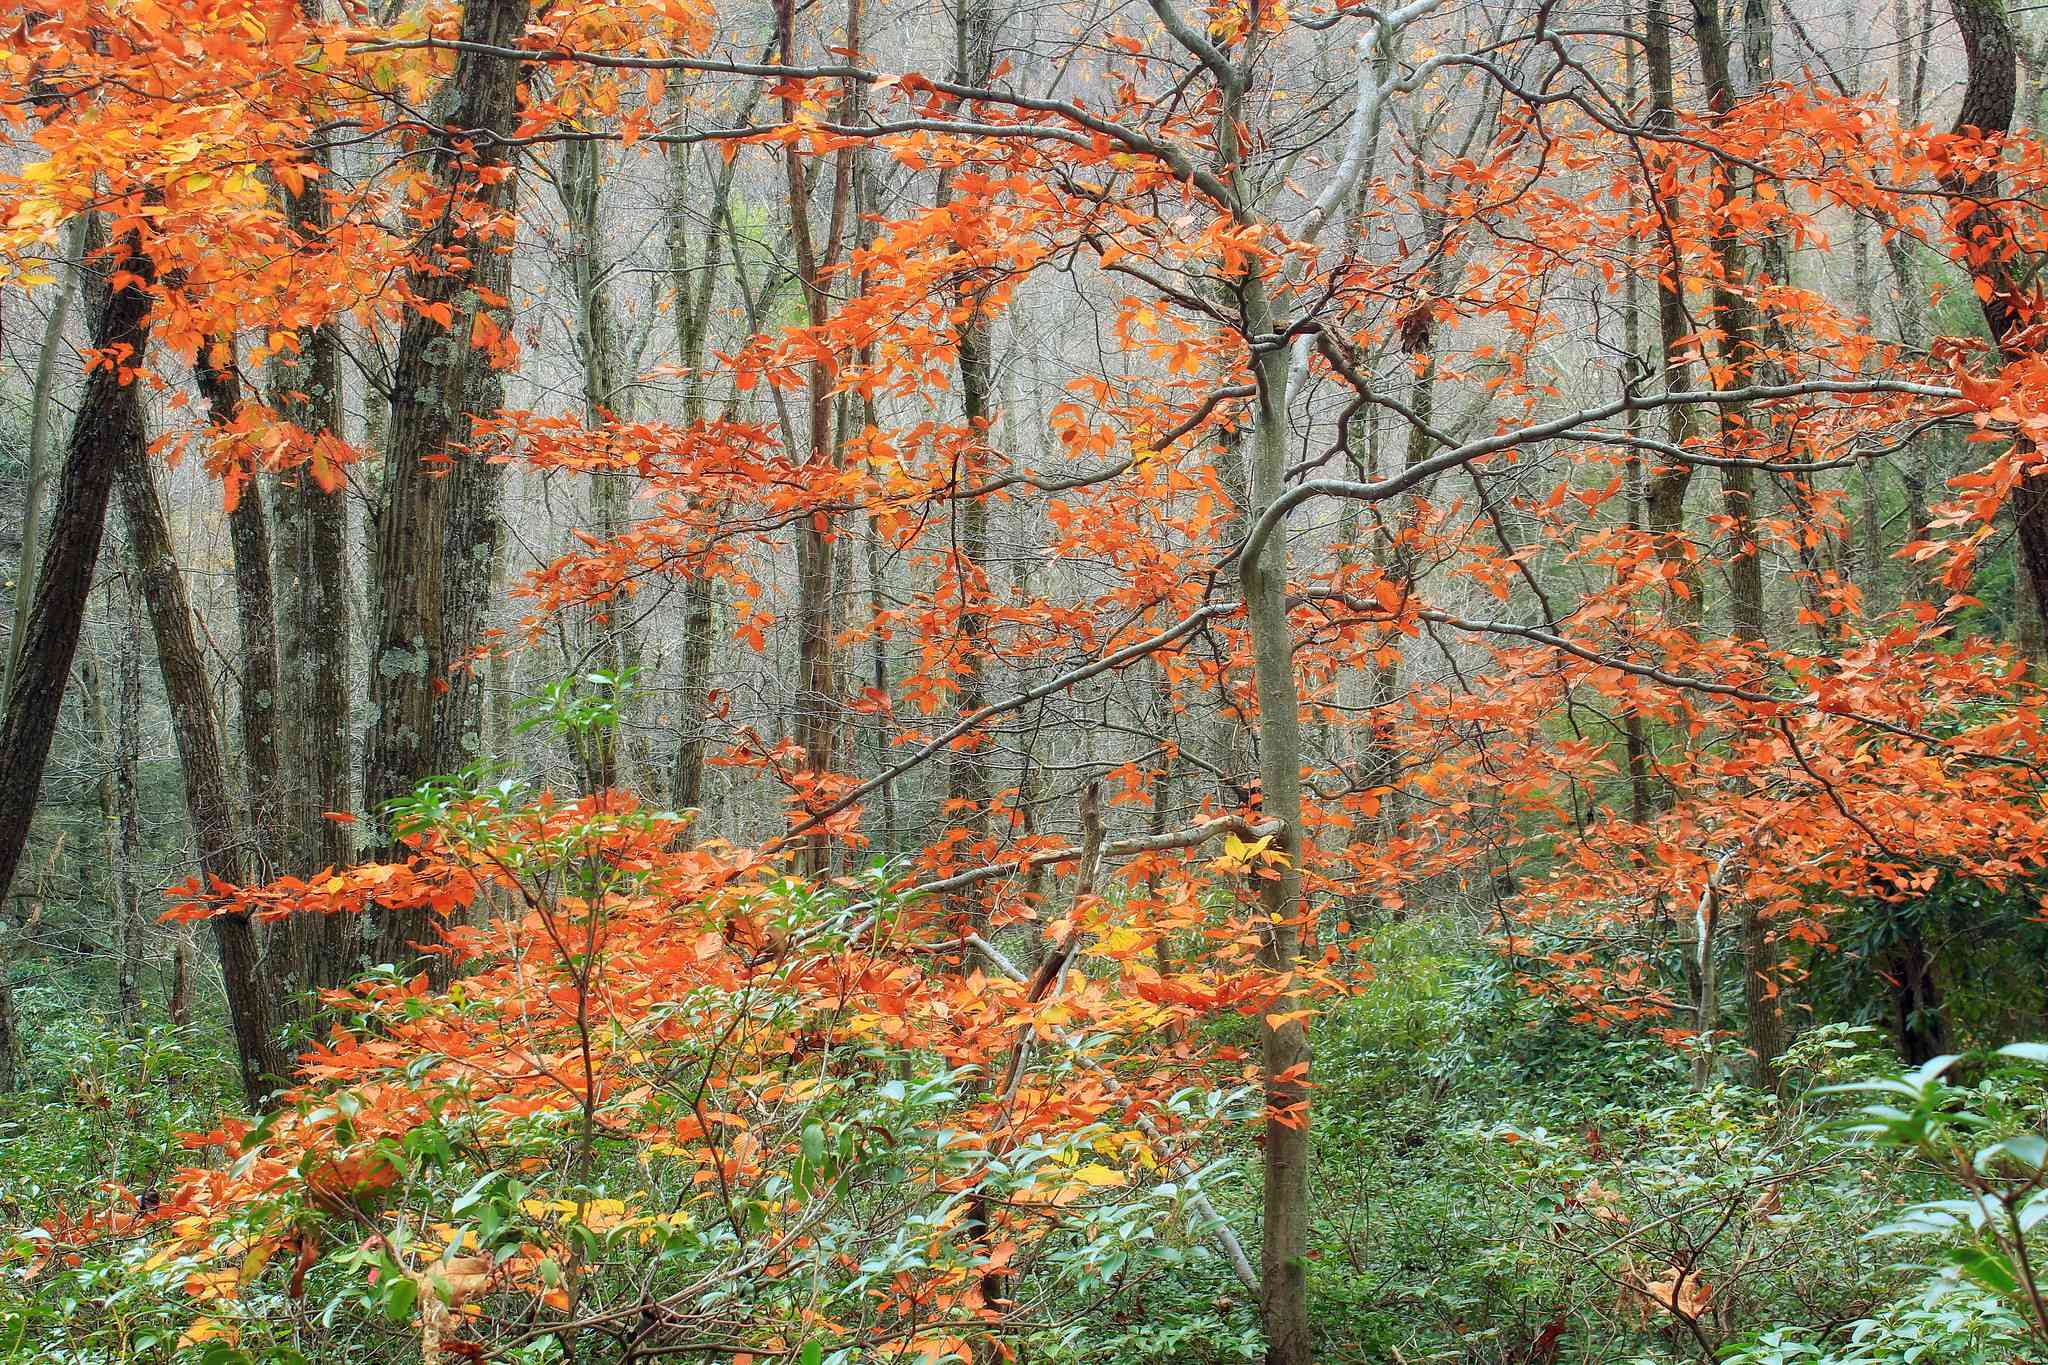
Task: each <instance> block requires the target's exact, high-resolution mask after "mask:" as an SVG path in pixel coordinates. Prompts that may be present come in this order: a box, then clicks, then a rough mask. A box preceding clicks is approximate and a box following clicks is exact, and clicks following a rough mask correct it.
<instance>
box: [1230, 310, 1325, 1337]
mask: <svg viewBox="0 0 2048 1365" xmlns="http://www.w3.org/2000/svg"><path fill="white" fill-rule="evenodd" d="M1245 292H1246V294H1247V296H1248V297H1250V298H1252V300H1253V311H1252V312H1251V315H1250V317H1249V323H1250V328H1251V331H1252V334H1254V335H1260V334H1265V333H1270V332H1271V331H1273V322H1272V318H1271V310H1270V307H1269V306H1268V305H1267V303H1266V298H1265V290H1264V287H1263V285H1262V284H1261V283H1260V282H1259V281H1258V279H1257V278H1256V277H1253V278H1252V279H1251V280H1250V281H1249V282H1248V283H1247V286H1246V291H1245ZM1288 364H1289V361H1288V352H1287V350H1286V349H1285V348H1284V347H1273V348H1271V349H1269V350H1267V351H1266V352H1265V353H1264V354H1263V355H1261V356H1260V357H1259V359H1258V361H1257V374H1258V380H1259V399H1258V409H1257V418H1256V423H1257V425H1256V427H1255V429H1254V431H1253V434H1252V436H1253V444H1252V460H1251V489H1250V492H1251V501H1250V513H1251V517H1252V518H1253V519H1256V518H1257V517H1258V516H1259V515H1260V514H1261V513H1262V512H1263V511H1264V509H1266V508H1267V507H1269V506H1271V505H1272V504H1273V503H1274V502H1275V501H1276V500H1277V499H1278V498H1279V497H1280V495H1281V493H1282V492H1283V491H1284V485H1285V483H1286V478H1287V462H1288V454H1289V452H1288V442H1287V385H1288ZM1238 579H1239V583H1240V585H1241V586H1242V588H1243V591H1244V602H1245V615H1246V618H1247V620H1248V622H1249V624H1250V628H1251V637H1252V662H1253V675H1254V684H1255V687H1256V689H1257V693H1258V699H1259V713H1258V741H1259V813H1260V815H1262V816H1263V817H1264V818H1266V819H1269V820H1278V821H1279V822H1280V834H1279V835H1278V836H1277V837H1276V838H1275V840H1274V847H1275V849H1276V850H1277V851H1278V852H1279V853H1281V854H1282V855H1283V856H1284V857H1285V858H1286V863H1285V865H1284V866H1282V867H1280V868H1278V869H1277V871H1278V873H1279V875H1278V876H1275V877H1272V878H1269V879H1264V880H1262V881H1261V883H1260V888H1259V909H1260V915H1259V922H1260V923H1259V927H1260V945H1259V963H1260V965H1261V966H1262V967H1264V968H1265V969H1266V970H1267V971H1268V972H1271V973H1273V975H1274V976H1275V978H1276V979H1281V978H1285V977H1287V976H1288V975H1289V974H1291V973H1292V972H1293V970H1294V968H1295V963H1296V961H1297V960H1298V959H1299V957H1300V955H1301V936H1302V926H1303V918H1304V915H1305V914H1306V907H1305V905H1304V902H1303V898H1302V880H1301V859H1302V854H1303V848H1304V845H1305V840H1304V838H1303V834H1302V828H1301V815H1302V811H1301V760H1302V743H1301V698H1300V693H1299V691H1298V690H1297V684H1296V682H1295V677H1294V636H1293V628H1292V626H1291V625H1290V623H1289V621H1288V617H1287V541H1286V536H1285V534H1284V532H1283V533H1281V534H1277V535H1274V536H1273V537H1271V539H1270V540H1268V541H1267V543H1266V545H1265V547H1264V549H1263V551H1262V552H1261V553H1258V554H1255V555H1246V556H1244V557H1243V559H1242V561H1241V562H1240V564H1239V566H1238ZM1300 1003H1301V1002H1300V999H1299V997H1298V996H1297V995H1296V994H1295V993H1294V991H1293V990H1292V989H1291V988H1290V989H1289V990H1288V991H1286V992H1284V993H1283V994H1281V995H1279V996H1278V997H1277V998H1275V999H1274V1001H1273V1002H1272V1005H1271V1006H1270V1008H1269V1009H1268V1011H1267V1017H1266V1018H1265V1019H1263V1020H1261V1022H1260V1025H1259V1029H1260V1052H1261V1061H1260V1072H1261V1075H1262V1078H1263V1081H1264V1085H1265V1097H1266V1128H1265V1135H1264V1144H1263V1157H1264V1162H1263V1165H1264V1172H1263V1174H1264V1181H1263V1186H1262V1188H1263V1191H1264V1205H1263V1210H1262V1225H1263V1233H1262V1239H1261V1247H1260V1273H1259V1281H1260V1290H1259V1312H1260V1318H1261V1321H1262V1322H1263V1323H1264V1325H1265V1330H1266V1360H1267V1365H1308V1362H1309V1360H1310V1340H1309V1321H1308V1261H1307V1255H1308V1230H1309V1198H1308V1170H1309V1090H1308V1075H1307V1072H1308V1063H1309V1045H1308V1031H1307V1029H1306V1028H1305V1026H1304V1025H1303V1022H1302V1020H1301V1019H1299V1018H1288V1017H1286V1016H1289V1015H1292V1014H1293V1013H1294V1012H1295V1011H1296V1010H1297V1009H1299V1008H1300ZM1275 1017H1280V1018H1282V1020H1283V1022H1281V1023H1279V1024H1274V1023H1272V1022H1271V1020H1272V1019H1273V1018H1275Z"/></svg>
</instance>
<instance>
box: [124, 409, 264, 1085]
mask: <svg viewBox="0 0 2048 1365" xmlns="http://www.w3.org/2000/svg"><path fill="white" fill-rule="evenodd" d="M134 436H135V440H134V441H133V442H132V443H130V444H129V445H127V446H126V447H125V448H124V449H122V450H121V451H120V452H119V454H118V456H117V458H116V460H115V468H114V481H115V486H116V487H117V488H118V490H119V492H120V495H121V511H122V516H123V520H124V521H125V523H126V525H127V530H128V543H129V545H130V547H131V548H132V549H133V551H134V554H135V565H136V572H137V575H138V576H139V577H140V578H141V580H142V600H143V603H144V605H145V606H146V607H147V608H148V610H149V624H150V630H151V632H152V634H153V635H154V636H155V637H156V657H157V667H158V669H159V671H160V672H161V673H162V675H163V680H164V698H165V700H166V702H167V703H168V704H169V706H170V711H171V731H172V734H173V735H174V736H175V737H176V739H177V743H178V762H179V767H180V768H181V769H182V771H183V774H184V779H185V810H186V813H187V815H188V816H189V817H190V819H191V822H192V836H193V839H194V841H195V842H196V843H197V845H198V850H199V875H200V878H201V880H202V881H204V882H207V883H211V882H213V881H215V880H219V881H222V882H227V883H230V884H232V883H236V882H240V881H241V880H242V879H243V876H244V864H243V859H242V836H241V833H240V831H239V830H238V828H237V821H236V819H235V803H234V797H233V795H232V792H233V786H232V783H231V781H230V779H229V777H228V766H227V760H226V757H225V756H224V751H223V749H222V747H221V740H220V726H219V724H218V723H217V722H216V721H215V719H214V714H213V689H212V683H211V680H210V679H208V677H207V675H206V661H205V658H204V656H203V655H201V653H200V651H199V637H198V635H197V633H196V632H195V631H194V630H193V626H192V609H191V606H190V604H189V602H188V601H187V600H186V594H185V579H184V575H183V574H182V573H181V572H180V570H179V568H178V560H177V553H176V550H175V549H174V547H173V546H172V543H171V533H170V526H169V523H168V522H166V521H165V519H164V509H163V503H162V501H161V500H160V499H159V498H158V496H157V491H156V476H155V472H154V471H153V470H152V469H151V468H150V464H149V452H148V450H147V449H146V448H145V447H144V444H143V441H142V431H141V427H140V425H139V424H138V425H137V427H136V428H135V431H134ZM207 923H208V924H210V925H212V926H213V934H214V941H215V942H216V943H217V944H218V945H219V947H220V965H221V977H222V979H223V981H224V983H225V985H226V987H227V996H228V1024H229V1027H230V1029H231V1030H232V1031H233V1033H234V1038H235V1055H236V1057H237V1058H238V1059H239V1061H240V1063H241V1069H242V1090H243V1093H244V1094H245V1095H246V1096H247V1097H248V1100H249V1103H250V1104H251V1105H256V1106H261V1105H263V1104H265V1103H266V1102H267V1101H268V1100H269V1098H270V1096H271V1094H272V1093H273V1092H275V1091H276V1090H277V1088H278V1087H279V1086H280V1085H281V1084H283V1083H284V1081H285V1080H286V1079H287V1078H288V1077H289V1076H290V1074H291V1065H290V1059H289V1058H288V1057H287V1056H286V1055H285V1052H284V1048H283V1046H282V1045H281V1044H280V1042H279V1040H278V1036H277V1018H276V1014H275V1004H276V988H275V985H274V983H273V982H271V981H270V980H269V978H268V974H267V972H266V970H265V968H264V963H263V958H262V952H261V949H260V947H259V945H258V942H257V934H256V925H255V924H254V922H253V921H251V920H250V918H249V916H248V915H246V914H236V913H227V914H218V915H215V916H213V917H212V918H211V919H209V920H208V921H207Z"/></svg>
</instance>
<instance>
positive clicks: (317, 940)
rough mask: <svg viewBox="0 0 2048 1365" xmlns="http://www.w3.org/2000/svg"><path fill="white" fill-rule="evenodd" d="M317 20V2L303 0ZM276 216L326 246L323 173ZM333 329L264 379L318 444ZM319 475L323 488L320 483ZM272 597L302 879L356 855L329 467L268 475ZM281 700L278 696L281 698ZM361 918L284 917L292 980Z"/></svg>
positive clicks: (292, 827) (334, 957) (335, 429)
mask: <svg viewBox="0 0 2048 1365" xmlns="http://www.w3.org/2000/svg"><path fill="white" fill-rule="evenodd" d="M301 8H302V9H303V10H304V11H305V13H306V15H307V17H308V18H310V19H318V18H319V16H320V13H321V8H322V7H321V3H320V0H301ZM309 150H310V152H311V157H312V160H313V161H314V163H315V164H317V165H319V166H322V167H328V166H331V165H332V164H333V160H334V157H333V152H332V150H331V149H330V148H329V147H328V145H327V142H326V137H325V134H324V133H322V134H318V135H316V137H315V139H314V143H313V145H312V147H311V148H310V149H309ZM279 195H280V198H281V200H282V202H283V205H284V214H285V222H286V224H287V225H288V226H289V227H290V228H291V230H292V231H293V232H294V233H295V234H296V235H297V236H298V237H299V238H300V239H301V240H302V241H304V242H305V243H306V244H307V245H308V247H311V248H320V247H324V246H325V242H324V241H323V239H324V238H325V236H326V234H327V232H328V230H329V228H330V227H331V226H332V214H331V212H330V210H329V207H328V203H327V195H326V191H325V190H324V189H323V188H322V178H315V179H314V180H311V181H308V182H307V183H306V185H305V186H304V188H303V189H302V190H301V191H300V192H299V193H297V194H293V193H292V192H291V191H290V189H289V188H288V187H285V186H282V185H280V186H279ZM340 357H341V337H340V334H339V332H338V331H337V330H336V328H334V327H333V326H323V327H310V328H306V329H303V330H302V331H300V333H299V336H298V345H297V347H296V348H295V349H291V350H287V351H285V352H284V353H282V354H280V355H279V356H278V357H277V359H276V360H275V361H274V362H273V364H272V367H271V372H270V376H269V383H270V398H271V405H272V407H274V408H275V409H276V411H277V413H278V415H279V416H280V417H282V418H284V420H286V421H288V422H290V423H291V424H292V425H293V426H295V427H297V428H299V430H300V431H302V432H304V433H305V434H306V436H307V437H308V438H310V439H312V440H313V441H315V442H317V441H319V440H321V439H322V438H324V437H328V436H334V437H339V436H340V435H341V424H342V417H341V413H342V409H341V398H342V392H341V390H342V380H341V360H340ZM323 474H325V476H326V478H327V479H328V483H329V486H327V487H323V486H322V482H321V477H322V475H323ZM276 509H277V528H278V536H277V558H276V564H277V571H276V577H277V580H278V584H279V586H280V587H281V588H282V590H283V595H282V600H281V601H280V602H279V603H278V604H277V620H278V629H279V635H280V639H281V652H282V656H283V657H284V658H285V659H288V660H290V661H291V672H290V674H289V680H288V681H287V682H286V683H285V692H284V694H283V695H282V696H281V697H280V702H279V705H280V707H281V708H282V712H281V714H282V718H283V723H282V726H281V734H280V748H281V753H280V764H279V767H280V771H281V774H282V778H283V784H284V786H283V791H282V793H281V800H280V803H279V804H280V805H281V807H282V810H281V812H280V815H281V821H282V825H283V829H282V837H281V839H280V840H279V858H280V861H281V863H282V866H283V870H285V871H288V872H290V873H293V874H294V875H297V876H311V875H313V874H314V873H317V872H319V871H321V870H323V869H326V868H339V867H346V866H347V865H348V864H350V863H352V862H354V861H355V856H356V848H355V834H354V831H353V829H352V827H351V826H349V825H348V824H346V823H344V822H341V821H336V820H330V819H328V818H327V815H328V813H329V812H337V813H340V814H350V813H352V811H353V807H354V802H355V782H354V733H353V730H354V716H353V708H354V702H355V680H354V669H353V667H352V664H351V658H350V644H351V639H352V634H353V633H352V631H351V630H350V621H351V619H352V615H353V611H354V577H355V575H354V569H353V560H352V556H351V554H350V551H349V509H348V499H347V497H346V496H345V495H344V494H343V493H342V492H341V490H340V487H339V478H338V476H337V475H335V474H333V473H331V472H328V471H326V467H325V465H324V463H323V464H322V465H321V466H320V467H319V468H317V469H316V468H303V467H302V468H300V469H296V470H293V471H291V472H289V473H288V474H286V475H285V476H284V477H283V478H282V479H280V480H279V481H278V483H277V499H276ZM287 696H288V698H289V700H288V701H287V700H285V697H287ZM362 927H363V926H362V925H360V924H358V923H356V922H355V921H354V920H352V919H350V918H349V917H347V916H344V915H303V916H297V917H294V918H293V919H291V920H289V921H287V931H286V933H287V939H288V942H289V944H290V951H289V958H290V965H289V970H290V974H291V977H292V983H293V984H294V985H295V986H297V987H298V988H299V989H301V990H318V989H321V988H324V987H329V986H336V985H339V984H341V983H342V982H344V981H346V980H347V979H348V978H349V977H350V976H351V975H352V974H353V973H354V970H355V967H356V965H357V964H356V957H357V952H356V943H357V941H358V935H359V934H360V932H361V930H362Z"/></svg>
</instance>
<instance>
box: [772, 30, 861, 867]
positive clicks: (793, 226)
mask: <svg viewBox="0 0 2048 1365" xmlns="http://www.w3.org/2000/svg"><path fill="white" fill-rule="evenodd" d="M775 15H776V30H777V39H778V41H777V48H778V51H779V54H780V60H781V62H782V64H784V65H786V66H787V65H795V64H796V59H797V53H796V15H797V5H796V4H795V3H794V0H776V6H775ZM860 45H861V0H847V7H846V32H845V35H844V41H843V47H844V50H845V52H846V53H847V54H848V60H855V59H857V58H856V54H858V53H859V52H860ZM860 93H861V86H860V84H859V83H858V82H855V81H848V82H846V83H845V89H844V91H843V93H842V94H841V97H840V101H839V106H838V110H837V115H836V116H837V117H838V118H839V119H840V120H841V121H842V122H844V121H848V120H852V119H854V118H856V117H857V116H858V111H859V107H860ZM782 111H783V116H784V117H785V118H787V119H790V120H794V119H795V118H796V117H797V112H798V111H797V103H796V100H795V97H794V95H793V94H788V93H785V94H784V96H783V100H782ZM853 158H854V150H853V148H851V147H847V148H842V149H841V150H840V152H839V153H838V155H837V157H836V158H835V159H834V163H833V178H832V201H831V205H830V211H829V217H828V219H827V224H826V228H825V233H824V237H823V239H822V241H820V239H819V238H817V237H816V236H815V235H814V234H813V232H812V227H811V181H810V175H809V172H808V168H807V163H806V161H805V153H804V151H803V149H802V148H800V147H798V146H797V145H796V144H795V143H793V142H792V143H790V144H788V146H787V147H786V148H785V154H784V157H783V169H784V172H785V177H786V180H787V182H788V200H789V202H788V209H789V228H790V244H791V246H792V248H793V250H794V255H795V258H796V274H797V281H798V283H799V285H800V286H801V287H802V290H803V298H804V310H805V314H806V320H807V321H808V322H809V323H810V325H811V326H813V327H823V326H824V325H825V324H826V323H827V322H828V321H829V320H830V318H831V314H832V297H831V295H830V293H828V292H827V290H826V288H825V279H824V272H825V271H826V270H828V269H830V268H831V267H832V266H834V265H836V264H837V263H838V261H839V256H840V248H841V246H842V245H843V243H844V241H845V230H846V224H847V218H848V213H847V209H848V207H849V204H850V202H851V195H852V188H853ZM835 368H836V367H835V366H833V365H832V364H831V363H830V362H829V361H827V360H824V359H820V360H817V361H814V362H813V363H812V365H811V367H810V391H809V399H810V401H809V405H808V407H809V419H810V420H809V423H808V435H809V449H808V450H807V451H806V457H807V458H808V460H809V461H810V462H811V463H812V464H813V465H817V466H822V467H828V468H836V467H837V466H838V464H839V458H840V451H839V447H838V444H837V442H835V441H834V440H833V433H832V397H833V393H832V390H833V384H834V378H835V374H834V371H835ZM838 545H839V537H838V528H837V527H836V526H835V525H834V524H833V520H832V517H831V515H830V514H829V513H827V512H823V511H820V512H816V513H813V514H812V515H811V516H809V517H806V518H805V519H804V523H803V526H802V528H801V529H800V530H799V531H798V533H797V546H796V567H797V622H796V630H797V688H796V691H797V696H796V725H795V731H796V735H795V737H796V742H797V744H798V745H799V746H800V747H801V748H802V749H803V751H804V767H805V769H806V770H807V771H808V772H809V774H810V776H811V778H812V779H813V780H814V781H822V779H824V778H825V777H826V776H827V775H828V774H829V773H830V772H831V771H832V762H833V755H834V753H835V751H836V744H835V735H836V733H837V730H838V720H839V686H838V680H837V661H836V660H835V658H834V647H833V639H834V636H835V635H836V634H837V631H838V619H837V611H836V606H837V602H836V600H835V597H834V591H833V590H834V588H835V586H836V585H837V583H838V581H839V572H838ZM804 861H805V866H806V869H807V870H808V871H809V872H811V873H812V874H814V875H815V874H818V873H822V872H824V871H825V870H826V868H827V866H828V864H829V861H830V840H829V838H828V836H827V835H826V834H825V833H824V832H823V831H822V830H820V831H819V832H817V833H816V834H813V835H812V836H811V837H810V838H809V839H808V840H807V841H806V842H805V845H804Z"/></svg>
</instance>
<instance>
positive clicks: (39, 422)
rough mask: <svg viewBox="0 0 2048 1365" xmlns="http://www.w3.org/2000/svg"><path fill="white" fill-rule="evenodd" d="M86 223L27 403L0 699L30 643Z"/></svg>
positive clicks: (77, 231)
mask: <svg viewBox="0 0 2048 1365" xmlns="http://www.w3.org/2000/svg"><path fill="white" fill-rule="evenodd" d="M85 228H86V220H85V219H84V218H77V219H74V220H72V222H71V223H69V224H68V225H66V227H65V229H64V258H65V265H64V278H63V281H62V283H60V284H59V285H58V286H57V297H56V300H55V301H54V302H52V303H51V305H50V315H49V317H47V318H45V319H44V320H43V340H42V344H41V345H40V346H39V347H37V349H36V373H35V381H34V384H33V386H32V387H31V388H30V390H29V403H28V486H27V487H26V488H24V489H23V490H22V502H21V564H20V566H19V568H18V569H17V571H16V573H15V575H14V632H13V634H12V635H11V636H10V637H9V639H8V649H7V669H6V681H5V686H0V697H4V696H5V695H6V694H7V692H9V691H11V690H12V689H13V687H14V677H15V674H16V673H18V672H19V671H20V670H21V652H22V648H23V646H24V645H26V644H27V643H28V613H29V604H30V603H31V602H32V601H33V600H34V598H35V588H36V571H35V570H36V556H37V554H38V553H39V552H40V550H41V548H42V539H43V535H42V531H43V498H44V495H45V494H46V493H47V492H48V491H49V484H50V411H51V409H52V408H54V407H55V406H56V396H57V395H56V388H57V355H58V352H60V351H62V350H63V349H64V328H65V326H66V324H67V323H68V322H69V321H70V318H71V301H72V299H74V298H76V297H77V295H78V275H79V271H80V270H81V269H82V268H83V266H82V260H81V258H82V256H83V255H84V251H85Z"/></svg>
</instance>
